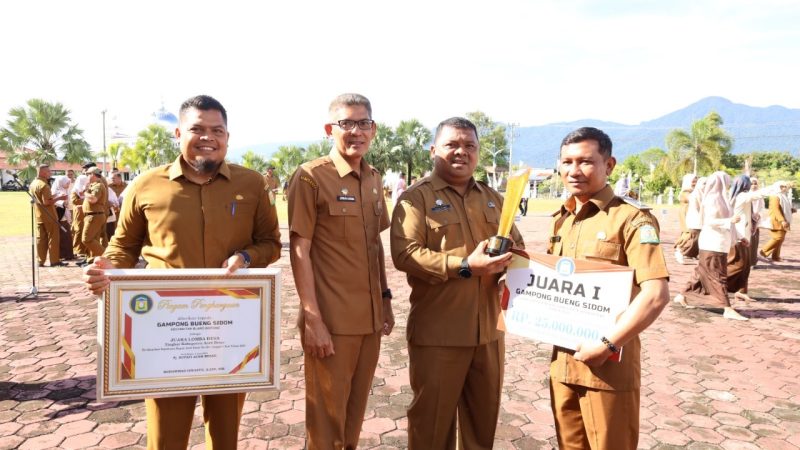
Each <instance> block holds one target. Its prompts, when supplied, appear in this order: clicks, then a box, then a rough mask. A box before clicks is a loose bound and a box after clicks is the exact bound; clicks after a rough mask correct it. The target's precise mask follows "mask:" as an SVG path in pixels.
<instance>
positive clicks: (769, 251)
mask: <svg viewBox="0 0 800 450" xmlns="http://www.w3.org/2000/svg"><path fill="white" fill-rule="evenodd" d="M784 239H786V230H769V242H767V245H765V246H764V248H763V249H761V251H762V252H764V254H765V255H767V256H769V257H771V258H772V259H776V260H777V259H780V257H781V245H783V240H784Z"/></svg>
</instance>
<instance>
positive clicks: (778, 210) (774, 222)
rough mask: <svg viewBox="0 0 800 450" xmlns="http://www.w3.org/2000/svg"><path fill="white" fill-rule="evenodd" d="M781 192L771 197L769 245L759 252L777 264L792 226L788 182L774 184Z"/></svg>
mask: <svg viewBox="0 0 800 450" xmlns="http://www.w3.org/2000/svg"><path fill="white" fill-rule="evenodd" d="M773 187H775V188H776V189H777V190H778V191H779V192H778V193H776V194H775V195H772V196H770V197H769V222H768V224H769V230H770V232H769V237H770V240H769V242H767V245H765V246H764V248H762V249H761V251H759V252H758V254H759V255H761V256H763V257H765V258H772V260H773V261H775V262H780V261H781V245H783V240H784V239H786V232H787V231H789V229H790V228H791V226H792V213H793V212H794V211H793V210H792V201H791V199H790V198H789V188H790V187H791V185H790V184H789V183H788V182H786V181H779V182H777V183H775V184H773Z"/></svg>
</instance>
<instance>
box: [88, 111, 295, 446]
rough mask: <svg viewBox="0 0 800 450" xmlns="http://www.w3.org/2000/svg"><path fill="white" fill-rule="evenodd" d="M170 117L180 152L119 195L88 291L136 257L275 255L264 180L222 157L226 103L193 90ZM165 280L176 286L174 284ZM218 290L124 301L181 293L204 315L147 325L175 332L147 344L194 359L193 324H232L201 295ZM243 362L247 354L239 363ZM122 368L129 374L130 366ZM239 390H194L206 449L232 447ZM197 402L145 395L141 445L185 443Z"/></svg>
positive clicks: (174, 261)
mask: <svg viewBox="0 0 800 450" xmlns="http://www.w3.org/2000/svg"><path fill="white" fill-rule="evenodd" d="M179 115H180V119H179V120H180V122H179V126H178V128H177V129H176V130H175V136H176V137H177V138H178V139H179V141H180V149H181V154H180V156H178V158H177V159H176V160H175V161H174V162H172V163H170V164H167V165H164V166H161V167H157V168H155V169H152V170H150V171H148V172H146V173H144V174H142V175H140V176H139V178H137V180H136V183H135V184H134V185H133V187H132V191H131V192H130V193H129V194H128V196H127V197H126V198H125V202H124V204H123V207H122V212H121V214H120V218H119V224H118V225H117V231H116V234H115V235H114V238H113V239H112V240H111V242H110V244H109V246H108V248H107V249H106V250H105V253H104V254H103V256H102V257H98V258H95V260H94V262H93V263H92V265H90V266H88V267H87V268H86V269H85V270H84V281H85V282H86V284H87V286H88V287H89V289H91V290H92V291H93V292H94V293H96V294H97V293H100V292H102V291H104V290H105V289H106V287H107V286H108V285H109V282H110V280H109V277H108V275H107V274H106V273H105V272H104V271H105V270H106V269H113V268H131V267H134V266H135V265H136V263H137V261H138V259H139V256H140V255H141V256H142V257H144V259H145V261H146V262H147V264H148V269H187V268H227V269H228V270H227V273H228V274H232V273H233V272H234V271H236V270H237V269H239V268H247V267H248V266H250V265H252V266H254V267H265V266H267V265H268V264H270V263H272V262H274V261H276V260H277V259H278V258H279V257H280V249H281V246H280V233H279V231H278V219H277V214H276V211H275V206H274V205H272V204H271V202H270V200H269V197H268V193H267V191H266V190H265V185H264V179H263V177H262V176H261V175H260V174H259V173H257V172H255V171H252V170H249V169H246V168H244V167H241V166H237V165H234V164H228V163H226V162H225V154H226V153H227V149H228V136H229V134H228V121H227V113H226V111H225V108H224V107H223V106H222V104H220V103H219V102H218V101H217V100H215V99H213V98H211V97H209V96H205V95H200V96H197V97H193V98H190V99H188V100H186V101H185V102H184V103H183V104H182V105H181V108H180V114H179ZM172 284H174V285H177V283H176V282H175V281H173V282H172ZM248 287H249V286H244V287H241V288H230V289H224V290H225V291H226V295H227V297H228V298H231V299H232V298H236V297H242V298H246V297H249V296H257V292H254V291H253V290H252V289H247V288H248ZM219 290H220V289H206V290H205V291H202V292H201V291H197V290H196V289H194V290H187V289H184V291H185V292H181V291H178V290H176V289H175V288H174V286H173V287H171V288H168V289H166V292H160V291H158V290H155V291H153V293H151V294H147V295H141V296H140V297H139V298H131V299H130V302H126V305H127V304H128V303H130V305H131V309H132V311H133V314H137V313H144V312H148V310H150V309H152V308H153V306H152V304H151V303H150V302H153V301H154V300H155V302H158V305H159V306H158V308H161V307H165V308H166V307H170V305H172V306H171V307H178V306H180V305H184V304H186V302H185V301H183V300H182V299H183V298H185V296H186V295H188V296H189V297H186V298H191V299H193V300H192V302H191V304H192V305H193V306H195V308H194V309H195V310H198V311H200V310H203V311H206V312H205V313H202V314H201V313H190V312H184V311H180V310H176V314H175V320H170V321H166V322H163V323H158V324H156V325H157V326H158V327H160V328H162V329H164V330H174V332H173V333H174V335H175V339H173V340H170V341H167V342H161V343H156V344H153V345H152V346H151V347H153V348H156V347H157V346H162V347H165V348H166V347H169V346H172V345H176V346H181V347H182V348H184V349H185V350H187V352H185V354H186V355H191V356H192V357H193V358H196V357H202V356H205V355H204V354H202V353H194V354H190V353H189V352H188V350H190V347H191V346H192V345H191V344H190V343H187V342H191V341H192V340H194V339H198V340H202V341H203V342H204V343H203V344H202V346H204V348H208V349H211V350H209V351H212V350H213V348H214V347H215V346H216V344H215V343H214V342H211V343H210V344H209V343H208V341H209V336H204V335H203V331H193V330H205V331H207V330H209V329H214V328H225V327H229V326H230V323H231V322H233V320H231V319H230V316H228V314H229V313H230V312H231V311H230V310H227V309H228V308H227V306H226V305H227V303H221V302H220V301H216V300H214V299H215V298H220V297H219V296H217V293H216V292H209V291H219ZM204 299H205V300H204ZM198 302H200V303H202V305H199V304H198ZM212 309H213V310H214V311H212ZM220 312H221V314H220ZM151 314H152V313H151ZM134 320H136V319H134ZM126 326H127V324H126ZM239 326H244V325H239ZM250 327H251V328H252V325H250ZM134 333H137V331H136V330H134ZM140 334H141V333H138V334H137V336H138V335H140ZM144 337H149V336H144ZM234 346H235V345H234ZM229 347H231V345H230V343H229ZM243 349H244V348H243ZM143 350H144V349H143ZM166 350H169V348H167V349H166ZM238 350H240V349H237V351H238ZM213 351H216V350H213ZM164 352H165V353H166V351H164ZM209 354H210V353H209ZM179 356H180V355H179ZM237 357H238V356H237ZM248 359H249V358H248V357H247V356H246V357H245V358H244V359H243V364H246V363H247V361H248ZM197 364H198V363H197V361H196V360H195V361H191V362H190V361H189V360H187V362H186V364H185V365H184V368H187V367H188V368H189V369H191V368H192V367H196V366H197ZM140 365H141V364H139V366H140ZM131 369H132V370H131V372H133V365H131ZM153 369H154V368H153V367H147V368H143V367H138V370H137V371H136V373H137V375H141V376H146V374H148V373H152V372H153ZM234 370H236V368H234ZM162 372H163V370H162ZM188 375H191V374H187V376H188ZM244 397H245V394H244V393H225V394H215V395H203V396H202V402H203V409H204V411H203V417H204V419H205V425H206V448H209V449H220V448H221V449H232V448H236V443H237V440H238V429H239V419H240V418H241V414H242V408H243V406H244ZM196 401H197V397H196V396H184V397H171V398H147V399H146V400H145V405H146V408H147V447H148V448H149V449H178V448H186V447H187V445H188V442H189V431H190V429H191V425H192V418H193V416H194V409H195V403H196Z"/></svg>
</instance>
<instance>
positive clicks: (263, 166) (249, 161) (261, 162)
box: [242, 150, 269, 173]
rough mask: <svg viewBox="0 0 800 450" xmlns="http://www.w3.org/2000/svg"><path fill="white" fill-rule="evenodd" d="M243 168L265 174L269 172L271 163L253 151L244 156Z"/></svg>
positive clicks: (245, 153)
mask: <svg viewBox="0 0 800 450" xmlns="http://www.w3.org/2000/svg"><path fill="white" fill-rule="evenodd" d="M242 166H244V167H247V168H248V169H253V170H255V171H256V172H258V173H264V172H266V171H267V166H269V163H268V162H267V160H266V159H264V157H263V156H261V155H259V154H257V153H256V152H254V151H252V150H248V151H246V152H244V154H243V155H242Z"/></svg>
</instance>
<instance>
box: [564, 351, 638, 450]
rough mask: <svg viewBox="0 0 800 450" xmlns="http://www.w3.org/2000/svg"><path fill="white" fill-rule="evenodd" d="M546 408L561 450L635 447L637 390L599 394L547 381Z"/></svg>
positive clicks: (616, 449)
mask: <svg viewBox="0 0 800 450" xmlns="http://www.w3.org/2000/svg"><path fill="white" fill-rule="evenodd" d="M606 364H614V363H606ZM550 405H551V406H552V408H553V416H554V418H555V421H556V437H557V439H558V447H559V448H560V449H561V450H583V449H591V450H628V449H630V450H635V449H636V447H637V445H638V442H639V389H636V390H633V391H603V390H599V389H592V388H587V387H584V386H577V385H574V384H565V383H560V382H558V381H553V380H552V379H551V380H550Z"/></svg>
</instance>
